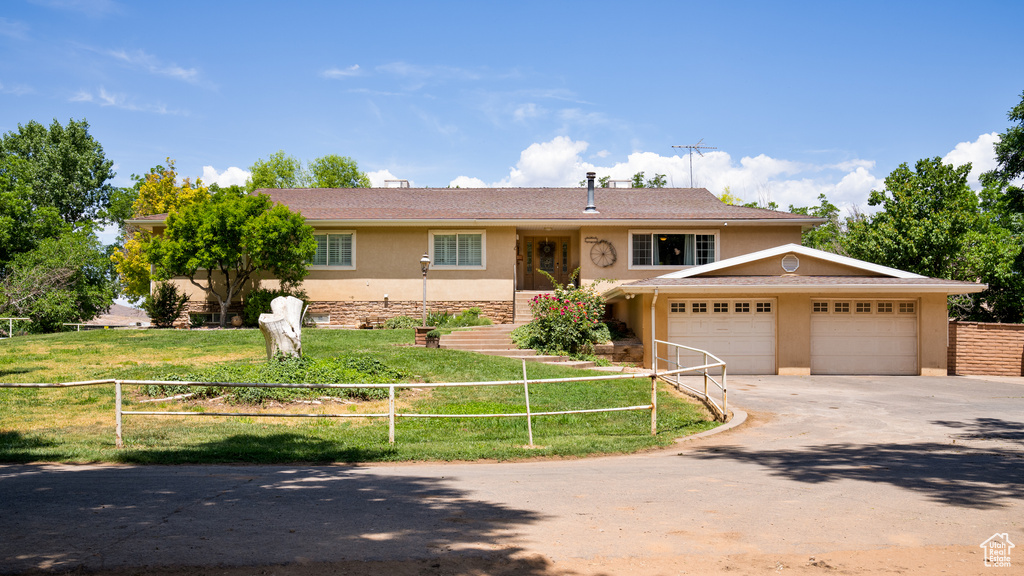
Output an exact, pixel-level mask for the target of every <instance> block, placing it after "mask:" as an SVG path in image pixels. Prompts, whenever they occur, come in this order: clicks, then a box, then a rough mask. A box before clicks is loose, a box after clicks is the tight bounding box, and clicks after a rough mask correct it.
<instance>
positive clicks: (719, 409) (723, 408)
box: [653, 340, 729, 420]
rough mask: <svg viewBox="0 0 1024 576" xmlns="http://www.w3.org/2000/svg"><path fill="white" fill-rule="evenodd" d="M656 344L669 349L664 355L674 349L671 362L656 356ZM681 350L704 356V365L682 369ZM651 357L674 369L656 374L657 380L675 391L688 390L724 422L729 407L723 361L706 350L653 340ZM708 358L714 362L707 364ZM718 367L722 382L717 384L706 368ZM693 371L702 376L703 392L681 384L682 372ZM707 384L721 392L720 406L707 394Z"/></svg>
mask: <svg viewBox="0 0 1024 576" xmlns="http://www.w3.org/2000/svg"><path fill="white" fill-rule="evenodd" d="M658 344H665V345H666V346H667V347H669V348H668V350H667V351H666V353H671V350H672V348H673V347H674V348H675V360H674V361H673V360H672V359H671V358H662V357H660V356H658ZM681 349H684V350H690V351H691V352H696V353H698V354H703V355H704V364H702V365H700V366H689V367H686V368H683V366H682V364H681V363H680V360H679V352H680V350H681ZM653 355H654V357H655V362H658V361H659V360H662V361H664V362H665V363H667V364H670V365H674V366H675V367H676V370H670V371H668V372H660V373H658V377H659V378H661V379H662V380H664V381H666V382H668V383H670V384H672V385H673V386H675V387H676V389H680V388H685V389H686V390H689V391H690V392H692V393H694V394H696V395H697V397H698V398H700V399H701V400H702V401H704V402H705V403H706V404H707V405H708V406H709V407H710V408H711V409H712V410H713V411H714V412H716V413H717V414H716V415H717V416H718V417H720V418H721V419H722V420H725V419H726V418H727V417H728V416H727V411H728V408H729V405H728V401H729V396H728V390H727V387H726V368H725V360H722V359H721V358H719V357H718V356H715V355H714V354H712V353H711V352H708V351H707V350H701V349H700V348H693V347H691V346H684V345H682V344H678V343H676V342H667V341H665V340H655V341H654V354H653ZM708 358H711V359H713V360H714V362H708ZM719 366H720V367H721V368H722V381H721V382H719V381H718V380H715V378H714V376H713V375H711V374H708V368H717V367H719ZM695 371H700V372H701V374H702V375H703V376H704V390H703V391H701V390H697V389H696V388H692V387H690V386H687V385H686V384H684V383H683V381H682V379H681V378H680V377H679V376H680V374H682V373H683V372H695ZM668 376H674V378H669V377H668ZM709 382H711V383H713V384H714V385H715V386H716V387H717V388H718V389H719V390H721V391H722V403H721V405H719V404H718V403H717V402H715V400H714V398H712V397H711V395H710V394H708V383H709Z"/></svg>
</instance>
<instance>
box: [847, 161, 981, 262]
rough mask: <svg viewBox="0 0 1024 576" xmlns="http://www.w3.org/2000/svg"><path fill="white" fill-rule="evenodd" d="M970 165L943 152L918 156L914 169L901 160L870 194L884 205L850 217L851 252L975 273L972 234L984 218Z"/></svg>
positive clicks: (870, 198) (872, 259)
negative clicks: (955, 162) (958, 162)
mask: <svg viewBox="0 0 1024 576" xmlns="http://www.w3.org/2000/svg"><path fill="white" fill-rule="evenodd" d="M970 170H971V167H970V165H969V164H968V165H965V166H960V167H955V166H952V165H948V164H943V162H942V159H941V158H932V159H924V160H918V162H917V164H916V165H915V167H914V169H913V170H911V169H910V168H909V167H908V166H907V164H905V163H904V164H901V165H900V166H899V168H897V169H896V170H894V171H893V172H892V173H891V174H889V176H888V177H887V178H886V179H885V188H884V189H883V190H872V191H871V194H870V195H869V196H868V205H870V206H880V207H881V210H880V211H879V212H878V213H876V214H875V215H874V216H872V217H871V218H868V219H864V220H861V221H857V222H851V224H850V228H849V242H848V247H847V251H848V252H849V254H850V256H853V257H854V258H860V259H862V260H867V261H869V262H875V263H877V264H882V265H885V266H891V267H893V268H899V269H901V270H907V271H910V272H915V273H918V274H923V275H925V276H931V277H934V278H950V279H954V280H974V279H976V276H975V274H976V271H975V270H973V269H971V267H970V266H969V265H968V264H969V257H968V252H969V250H970V249H971V247H972V246H971V242H972V241H971V238H970V237H969V234H970V233H972V232H973V231H975V230H976V228H977V226H978V224H979V215H978V198H977V196H976V195H975V193H974V191H973V190H971V188H970V186H968V185H967V175H968V173H969V172H970Z"/></svg>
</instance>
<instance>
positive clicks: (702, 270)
mask: <svg viewBox="0 0 1024 576" xmlns="http://www.w3.org/2000/svg"><path fill="white" fill-rule="evenodd" d="M784 254H800V255H803V256H809V257H812V258H820V259H822V260H827V261H830V262H834V263H836V264H841V265H844V266H848V267H851V268H854V269H860V270H865V271H868V272H871V273H873V274H877V276H800V275H795V274H781V275H775V276H725V275H719V276H716V275H714V273H715V272H720V271H722V270H724V269H727V268H731V267H733V266H738V265H741V264H747V263H749V262H755V261H757V260H763V259H766V258H772V257H777V256H782V255H784ZM987 287H988V286H987V285H986V284H980V283H977V282H962V281H959V280H946V279H943V278H929V277H927V276H921V275H920V274H914V273H913V272H907V271H905V270H897V269H896V268H889V267H888V266H881V265H878V264H872V263H870V262H865V261H863V260H857V259H856V258H849V257H847V256H840V255H838V254H832V253H831V252H824V251H822V250H815V249H814V248H807V247H805V246H801V245H799V244H783V245H782V246H776V247H775V248H769V249H767V250H761V251H759V252H751V253H750V254H744V255H742V256H737V257H735V258H727V259H725V260H722V261H719V262H714V263H712V264H705V265H702V266H694V267H693V268H687V269H685V270H679V271H676V272H671V273H668V274H664V275H662V276H658V277H655V278H648V279H646V280H638V281H636V282H630V283H628V284H623V285H621V286H617V287H615V288H612V289H610V290H608V291H606V292H605V293H604V297H605V299H606V300H613V299H616V298H621V297H623V296H626V295H627V294H639V293H644V292H647V293H650V292H655V291H663V292H665V293H666V294H711V293H715V294H728V293H734V294H739V293H745V294H746V293H764V294H774V293H796V292H802V293H809V292H810V293H820V294H821V295H822V296H827V295H828V294H829V293H838V292H861V293H871V292H874V293H887V294H888V293H904V294H917V293H939V294H969V293H973V292H981V291H982V290H984V289H985V288H987Z"/></svg>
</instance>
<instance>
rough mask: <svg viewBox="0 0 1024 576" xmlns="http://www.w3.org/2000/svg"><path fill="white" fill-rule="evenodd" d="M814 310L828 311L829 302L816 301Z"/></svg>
mask: <svg viewBox="0 0 1024 576" xmlns="http://www.w3.org/2000/svg"><path fill="white" fill-rule="evenodd" d="M814 311H815V312H828V302H815V303H814Z"/></svg>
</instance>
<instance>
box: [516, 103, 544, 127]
mask: <svg viewBox="0 0 1024 576" xmlns="http://www.w3.org/2000/svg"><path fill="white" fill-rule="evenodd" d="M540 114H541V111H540V109H539V108H537V105H536V104H534V103H533V102H529V103H526V104H523V105H522V106H519V107H518V108H516V110H515V112H513V113H512V116H513V117H514V118H515V119H516V121H518V122H522V121H523V120H526V119H527V118H536V117H537V116H540Z"/></svg>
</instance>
